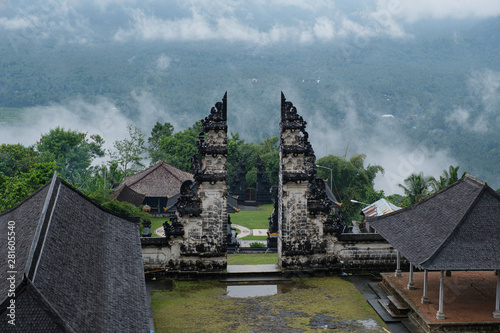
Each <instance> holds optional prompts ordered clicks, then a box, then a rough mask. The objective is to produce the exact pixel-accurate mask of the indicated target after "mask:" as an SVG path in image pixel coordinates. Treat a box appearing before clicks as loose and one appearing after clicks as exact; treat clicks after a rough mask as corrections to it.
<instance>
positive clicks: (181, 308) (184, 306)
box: [151, 276, 385, 333]
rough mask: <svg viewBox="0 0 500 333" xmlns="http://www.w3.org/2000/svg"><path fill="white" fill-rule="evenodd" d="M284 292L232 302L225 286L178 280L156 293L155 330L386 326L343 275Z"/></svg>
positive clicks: (298, 283)
mask: <svg viewBox="0 0 500 333" xmlns="http://www.w3.org/2000/svg"><path fill="white" fill-rule="evenodd" d="M280 290H282V291H283V293H279V294H277V295H271V296H260V297H250V298H233V297H229V296H227V291H226V285H225V284H223V283H220V282H218V281H215V280H210V281H203V280H202V281H174V287H173V290H171V291H153V292H152V294H151V304H152V307H153V318H154V323H155V332H158V333H161V332H190V333H196V332H207V333H208V332H235V333H243V332H245V333H246V332H324V331H325V328H326V327H327V326H328V328H329V329H328V331H329V332H333V331H335V332H345V331H349V332H358V333H362V332H364V333H369V332H370V333H371V332H382V327H384V326H385V325H384V323H383V322H382V320H381V319H380V318H379V316H378V315H377V314H376V313H375V311H374V310H373V309H372V308H371V306H370V305H369V304H368V302H366V300H365V299H364V298H363V296H362V295H361V294H360V293H359V292H358V291H357V289H356V287H355V286H354V285H353V284H351V283H350V282H347V281H345V280H343V279H341V278H339V277H333V276H332V277H319V278H309V279H298V280H294V281H293V282H289V283H288V285H287V284H286V283H283V284H282V288H280Z"/></svg>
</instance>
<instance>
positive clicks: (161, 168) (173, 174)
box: [113, 162, 193, 205]
mask: <svg viewBox="0 0 500 333" xmlns="http://www.w3.org/2000/svg"><path fill="white" fill-rule="evenodd" d="M185 180H193V175H192V174H190V173H189V172H186V171H183V170H180V169H177V168H176V167H174V166H172V165H170V164H168V163H165V162H159V163H157V164H155V165H153V166H152V167H150V168H148V169H146V170H144V171H141V172H138V173H136V174H134V175H131V176H128V177H125V179H124V180H123V182H122V183H121V184H120V186H118V188H117V190H116V191H115V193H114V195H113V196H114V197H115V198H116V199H118V200H120V201H127V202H130V203H134V204H136V202H137V201H138V200H139V199H140V197H142V198H143V200H144V197H163V198H165V197H169V196H173V195H175V194H177V193H179V189H180V188H181V184H182V182H183V181H185ZM141 203H142V200H141V202H139V204H136V205H140V204H141Z"/></svg>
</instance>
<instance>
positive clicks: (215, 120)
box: [202, 92, 227, 133]
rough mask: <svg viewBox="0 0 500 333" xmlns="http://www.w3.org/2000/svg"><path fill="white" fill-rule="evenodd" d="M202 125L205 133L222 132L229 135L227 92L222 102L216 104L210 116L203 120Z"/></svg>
mask: <svg viewBox="0 0 500 333" xmlns="http://www.w3.org/2000/svg"><path fill="white" fill-rule="evenodd" d="M202 124H203V130H204V132H205V133H208V132H209V131H215V132H218V131H221V130H222V131H224V132H226V133H227V92H226V93H225V94H224V97H223V98H222V102H217V103H215V106H214V107H213V108H212V109H211V110H210V114H209V115H208V116H207V117H205V119H204V120H202Z"/></svg>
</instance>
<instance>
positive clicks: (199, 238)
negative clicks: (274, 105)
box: [142, 93, 393, 273]
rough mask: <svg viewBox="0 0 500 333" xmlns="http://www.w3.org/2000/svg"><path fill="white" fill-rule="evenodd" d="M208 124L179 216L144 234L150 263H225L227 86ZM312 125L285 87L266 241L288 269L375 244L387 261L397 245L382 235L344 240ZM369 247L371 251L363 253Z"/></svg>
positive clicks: (319, 266)
mask: <svg viewBox="0 0 500 333" xmlns="http://www.w3.org/2000/svg"><path fill="white" fill-rule="evenodd" d="M202 123H203V133H200V135H199V141H198V154H196V155H194V156H193V157H192V159H191V164H192V166H191V168H192V170H193V173H194V180H195V182H192V181H186V182H184V183H183V184H182V186H181V194H180V197H179V198H178V200H177V202H176V204H175V205H176V207H177V211H176V216H175V217H174V218H173V219H171V222H172V223H171V224H166V225H165V236H166V237H165V238H163V239H158V238H157V239H153V238H149V239H146V238H143V241H142V244H143V259H144V263H145V267H146V269H148V268H149V269H165V270H166V271H167V272H174V273H182V272H187V273H189V272H195V273H202V272H205V273H206V272H210V273H214V272H215V273H217V272H224V271H225V270H226V266H227V259H226V254H227V237H228V233H229V234H230V230H228V228H229V227H228V219H227V208H226V207H227V196H228V191H227V93H226V94H225V95H224V97H223V99H222V102H218V103H216V104H215V107H213V108H212V109H211V111H210V114H209V115H208V116H207V117H206V118H205V119H204V120H203V121H202ZM306 124H307V123H306V121H304V119H303V118H302V117H301V116H300V115H299V114H298V113H297V109H296V108H295V106H293V104H292V103H291V102H289V101H287V100H286V98H285V96H284V95H283V93H281V122H280V148H279V149H280V151H279V153H280V164H279V186H278V188H276V187H275V188H274V191H275V193H274V195H273V196H274V197H275V198H276V199H275V200H274V201H275V209H274V212H273V215H272V217H271V218H270V224H269V225H270V227H269V235H270V237H269V238H268V246H270V247H275V248H277V251H278V264H279V265H280V267H281V268H282V269H284V270H288V271H305V270H307V271H322V270H336V269H338V268H339V258H343V256H342V253H343V252H344V253H348V254H350V256H351V257H349V256H346V259H349V260H350V261H351V262H356V260H358V259H359V258H362V257H370V256H371V253H368V252H370V251H369V250H370V248H374V246H375V247H376V248H377V251H378V252H377V253H380V254H381V255H380V256H379V257H380V258H382V259H380V260H382V261H381V262H384V263H386V262H390V261H391V260H392V257H393V252H392V250H391V247H390V246H388V245H387V243H386V242H385V241H384V240H383V239H382V240H381V239H380V237H375V238H374V239H375V243H373V242H372V238H366V237H364V236H363V237H362V238H360V241H359V242H355V241H353V239H357V238H356V237H354V238H352V237H350V238H349V241H348V242H343V241H342V240H341V239H340V236H341V232H342V229H343V227H344V225H343V222H342V220H341V218H340V217H339V214H338V211H337V210H338V207H339V206H338V204H337V203H336V202H335V198H334V197H333V195H332V194H331V192H330V193H328V191H327V188H326V186H325V182H324V181H323V180H321V179H319V178H317V177H316V156H315V155H314V150H313V149H312V146H311V144H310V142H309V135H308V133H307V131H306V130H305V128H306ZM260 169H261V171H262V170H263V169H262V166H260ZM240 171H241V170H240ZM264 172H265V170H264ZM240 173H241V172H240ZM265 177H267V175H265ZM265 177H264V178H265ZM264 180H266V179H264ZM267 183H269V180H268V179H267ZM268 185H269V186H270V183H269V184H268ZM240 187H241V186H240ZM358 238H359V237H358ZM363 251H364V252H366V251H368V252H367V253H368V254H365V255H363V256H359V255H358V254H359V253H364V252H363ZM353 259H354V261H353ZM377 260H379V259H377ZM358 261H359V260H358Z"/></svg>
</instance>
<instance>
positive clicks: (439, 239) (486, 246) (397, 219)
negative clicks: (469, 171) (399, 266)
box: [367, 176, 500, 270]
mask: <svg viewBox="0 0 500 333" xmlns="http://www.w3.org/2000/svg"><path fill="white" fill-rule="evenodd" d="M367 221H368V222H370V225H371V226H372V227H373V228H375V230H376V231H377V232H378V233H380V234H381V235H382V236H383V237H384V238H385V239H386V240H387V241H388V242H389V243H391V244H392V245H393V246H394V247H395V248H396V249H398V250H399V251H400V252H401V254H402V255H403V256H404V257H406V258H407V259H408V260H409V261H410V262H411V263H413V264H414V265H419V266H420V267H422V268H425V269H429V270H445V269H446V270H490V269H499V268H500V195H498V194H497V193H496V192H495V191H494V190H493V189H492V188H491V187H489V186H488V185H487V184H486V183H485V182H482V181H480V180H478V179H476V178H474V177H472V176H466V177H464V178H462V179H461V180H459V181H457V182H456V183H454V184H453V185H450V186H448V187H447V188H445V189H443V190H441V191H439V192H437V193H435V194H433V195H431V196H429V197H427V198H425V199H424V200H422V201H420V202H418V203H416V204H415V205H413V206H411V207H408V208H405V209H401V210H398V211H396V212H393V213H390V214H388V215H384V216H378V217H368V218H367Z"/></svg>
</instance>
